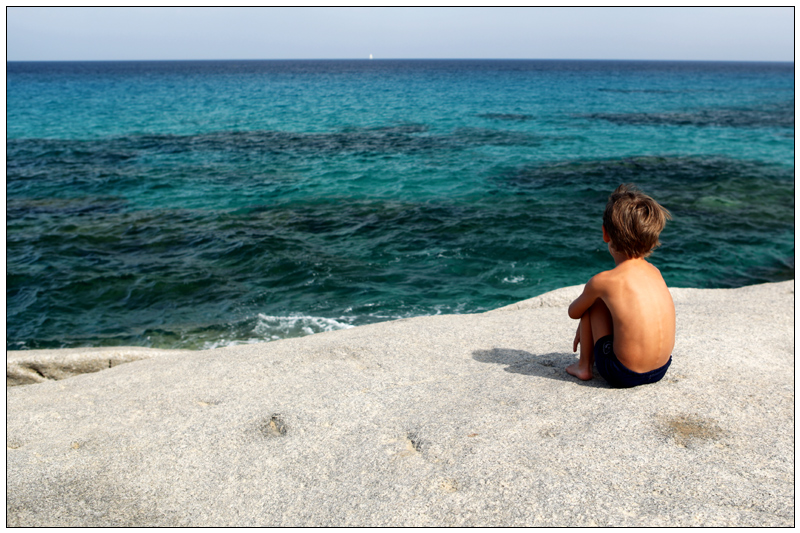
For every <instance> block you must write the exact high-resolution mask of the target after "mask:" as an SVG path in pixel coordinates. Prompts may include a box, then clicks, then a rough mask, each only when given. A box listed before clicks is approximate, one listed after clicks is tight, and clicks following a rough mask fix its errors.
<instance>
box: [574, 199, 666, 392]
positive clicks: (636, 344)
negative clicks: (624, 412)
mask: <svg viewBox="0 0 800 533" xmlns="http://www.w3.org/2000/svg"><path fill="white" fill-rule="evenodd" d="M671 218H672V217H671V216H670V214H669V211H667V210H666V209H664V208H663V207H661V206H660V205H658V203H657V202H656V201H655V200H653V199H652V198H650V197H649V196H647V195H645V194H643V193H642V192H640V191H639V190H638V189H636V188H635V187H634V186H632V185H620V186H619V187H617V190H615V191H614V192H613V193H612V194H611V196H609V198H608V204H607V205H606V210H605V213H603V241H605V242H607V243H608V251H609V253H611V257H613V258H614V262H615V263H616V267H615V268H614V269H612V270H608V271H606V272H600V273H599V274H597V275H596V276H594V277H593V278H592V279H590V280H589V282H588V283H586V287H585V288H584V289H583V294H581V295H580V296H579V297H578V298H577V299H576V300H575V301H574V302H572V303H571V304H570V306H569V316H570V318H574V319H580V324H579V325H578V331H577V332H576V333H575V341H574V342H573V344H572V351H573V352H575V351H577V349H578V344H580V345H581V354H580V359H579V360H578V362H577V363H575V364H572V365H570V366H568V367H567V372H568V373H570V374H572V375H573V376H575V377H577V378H578V379H582V380H588V379H592V364H593V363H594V364H596V365H597V371H598V372H600V375H601V376H603V377H604V378H605V379H606V381H608V382H609V384H611V385H612V386H614V387H634V386H636V385H644V384H646V383H655V382H656V381H658V380H660V379H661V378H662V377H664V374H665V373H666V371H667V368H669V365H670V363H671V362H672V355H671V354H672V348H673V346H674V345H675V305H674V303H673V302H672V296H671V295H670V293H669V290H668V289H667V284H666V283H665V282H664V279H663V278H662V277H661V272H659V270H658V269H657V268H656V267H654V266H653V265H651V264H650V263H648V262H647V261H646V260H645V257H647V256H648V255H650V253H651V252H652V250H653V248H655V247H656V246H659V245H660V244H661V243H660V242H659V241H658V235H659V234H660V233H661V230H663V229H664V225H665V224H666V221H667V219H671Z"/></svg>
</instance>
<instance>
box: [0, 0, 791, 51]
mask: <svg viewBox="0 0 800 533" xmlns="http://www.w3.org/2000/svg"><path fill="white" fill-rule="evenodd" d="M6 13H7V25H6V27H7V34H6V37H7V39H6V43H7V45H6V46H7V59H8V60H9V61H22V60H113V59H344V58H365V59H366V58H367V57H369V54H373V55H374V57H375V58H376V59H390V58H498V59H500V58H508V59H688V60H740V61H794V10H793V8H791V7H776V8H760V7H759V8H747V7H733V8H730V7H724V8H722V7H706V8H692V7H688V8H677V7H667V8H628V7H621V8H600V7H591V8H585V7H584V8H559V7H551V8H541V7H529V8H524V7H515V8H416V7H415V8H403V7H400V8H366V7H355V8H332V7H317V8H297V7H289V8H273V7H265V8H255V7H247V8H202V7H200V8H198V7H173V8H158V7H155V8H140V7H134V8H113V7H112V8H98V7H84V8H34V7H9V8H7V12H6Z"/></svg>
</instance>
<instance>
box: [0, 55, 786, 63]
mask: <svg viewBox="0 0 800 533" xmlns="http://www.w3.org/2000/svg"><path fill="white" fill-rule="evenodd" d="M126 61H128V62H136V61H138V62H145V61H152V62H159V61H160V62H169V61H664V62H694V63H794V59H791V60H781V59H597V58H503V57H494V58H481V57H453V58H449V57H422V58H415V57H387V58H378V59H372V58H369V57H366V58H365V57H337V58H313V57H307V58H259V59H256V58H246V59H245V58H229V59H219V58H217V59H197V58H194V59H7V60H6V64H8V63H92V62H97V63H101V62H106V63H108V62H126Z"/></svg>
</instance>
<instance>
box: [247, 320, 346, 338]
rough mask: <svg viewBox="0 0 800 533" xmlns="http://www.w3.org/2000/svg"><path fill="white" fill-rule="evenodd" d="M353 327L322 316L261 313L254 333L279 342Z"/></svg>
mask: <svg viewBox="0 0 800 533" xmlns="http://www.w3.org/2000/svg"><path fill="white" fill-rule="evenodd" d="M352 327H354V326H353V325H352V324H347V323H346V322H340V321H338V320H334V319H333V318H325V317H321V316H304V315H291V316H269V315H262V314H260V313H259V315H258V323H257V324H256V327H255V328H254V333H255V334H256V335H259V336H261V337H262V338H264V339H265V340H278V339H285V338H287V337H303V336H305V335H313V334H314V333H322V332H323V331H335V330H337V329H349V328H352Z"/></svg>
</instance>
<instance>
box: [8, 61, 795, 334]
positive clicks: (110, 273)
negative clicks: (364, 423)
mask: <svg viewBox="0 0 800 533" xmlns="http://www.w3.org/2000/svg"><path fill="white" fill-rule="evenodd" d="M7 114H8V118H7V148H6V155H7V171H6V174H7V185H6V192H7V203H6V221H7V233H6V242H7V273H6V281H7V290H6V297H7V324H6V325H7V341H6V346H7V348H8V349H29V348H55V347H75V346H104V345H141V346H154V347H170V348H210V347H214V346H221V345H226V344H233V343H242V342H256V341H264V340H272V339H278V338H284V337H290V336H297V335H304V334H308V333H314V332H319V331H325V330H330V329H338V328H342V327H349V326H352V325H359V324H365V323H371V322H376V321H381V320H390V319H394V318H400V317H408V316H418V315H428V314H436V313H473V312H479V311H484V310H488V309H492V308H495V307H499V306H502V305H506V304H509V303H512V302H515V301H518V300H521V299H525V298H530V297H533V296H536V295H538V294H541V293H543V292H546V291H549V290H552V289H556V288H559V287H562V286H565V285H574V284H578V283H583V282H585V281H586V280H587V279H588V278H589V277H590V276H591V275H593V274H594V273H596V272H597V271H599V270H604V269H608V268H611V267H613V262H611V259H610V256H609V255H608V253H607V251H606V250H605V245H604V244H603V242H602V239H601V231H600V225H601V216H602V210H603V207H604V205H605V202H606V199H607V196H608V194H609V193H610V192H611V191H612V190H613V189H614V188H615V187H616V186H617V185H618V184H619V183H622V182H634V183H636V184H638V185H639V186H640V187H641V188H642V189H643V190H644V191H645V192H646V193H648V194H650V195H652V196H653V197H655V198H656V199H657V200H658V201H660V202H661V203H662V204H663V205H664V206H665V207H666V208H667V209H669V210H670V211H671V212H672V214H673V217H674V220H673V221H672V222H670V223H669V224H668V226H667V228H666V230H665V231H664V233H663V234H662V239H661V240H662V242H663V243H664V244H663V246H662V247H661V248H659V249H658V250H657V251H656V252H655V253H654V254H653V255H652V256H651V260H652V262H653V263H654V264H655V265H656V266H658V267H659V268H660V269H661V270H662V272H663V274H664V277H665V279H666V280H667V283H668V284H670V285H671V286H678V287H736V286H742V285H748V284H753V283H761V282H767V281H781V280H786V279H793V278H794V65H793V64H792V63H708V62H634V61H629V62H609V61H209V62H86V63H70V62H59V63H15V62H10V63H8V64H7Z"/></svg>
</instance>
